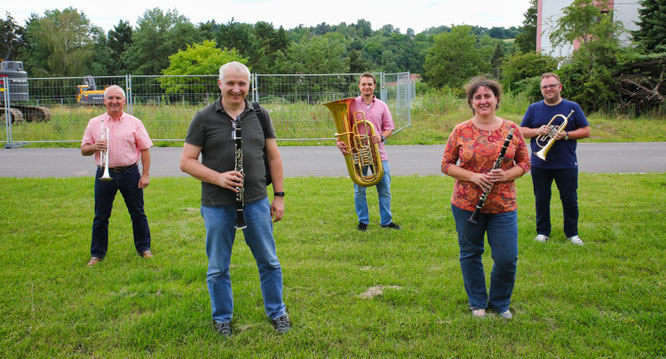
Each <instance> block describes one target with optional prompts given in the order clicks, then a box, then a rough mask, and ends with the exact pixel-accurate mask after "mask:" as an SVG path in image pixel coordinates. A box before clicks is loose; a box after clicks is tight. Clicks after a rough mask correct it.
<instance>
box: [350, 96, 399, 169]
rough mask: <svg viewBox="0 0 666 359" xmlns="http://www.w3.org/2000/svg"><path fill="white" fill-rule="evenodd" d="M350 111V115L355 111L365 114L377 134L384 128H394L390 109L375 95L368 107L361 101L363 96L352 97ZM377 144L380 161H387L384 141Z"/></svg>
mask: <svg viewBox="0 0 666 359" xmlns="http://www.w3.org/2000/svg"><path fill="white" fill-rule="evenodd" d="M350 111H351V114H352V115H353V114H354V113H355V112H357V111H361V112H363V113H364V114H365V119H366V120H368V121H370V122H371V123H372V125H373V126H375V131H377V134H379V135H381V134H382V132H384V131H385V130H395V125H394V124H393V117H392V116H391V110H389V107H388V106H387V105H386V104H385V103H384V102H383V101H382V100H379V99H377V98H376V97H375V99H374V100H372V102H371V103H370V107H368V106H366V105H365V102H363V96H358V97H356V98H354V101H352V103H351V106H350ZM378 145H379V154H380V155H381V157H382V161H388V155H387V154H386V149H385V148H384V142H380V143H378Z"/></svg>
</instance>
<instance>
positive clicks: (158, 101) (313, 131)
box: [0, 72, 415, 147]
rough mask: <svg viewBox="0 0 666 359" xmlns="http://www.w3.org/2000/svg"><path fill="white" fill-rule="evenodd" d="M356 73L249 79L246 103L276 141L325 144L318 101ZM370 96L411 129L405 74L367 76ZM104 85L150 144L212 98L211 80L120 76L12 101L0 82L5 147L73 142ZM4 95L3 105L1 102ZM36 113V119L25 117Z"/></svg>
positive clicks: (344, 92) (331, 128) (343, 91)
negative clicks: (267, 119)
mask: <svg viewBox="0 0 666 359" xmlns="http://www.w3.org/2000/svg"><path fill="white" fill-rule="evenodd" d="M359 75H360V74H324V75H315V74H252V77H251V90H250V91H251V93H250V94H249V96H248V100H250V101H253V102H259V103H261V104H262V106H264V107H265V108H266V109H267V110H268V112H269V113H270V116H271V120H272V122H273V126H274V127H275V131H276V134H277V136H278V140H281V141H294V140H303V141H307V140H328V139H332V138H333V134H334V133H335V124H334V122H333V118H332V116H331V114H330V112H329V111H328V109H327V108H326V107H325V106H322V104H323V103H325V102H329V101H334V100H339V99H343V98H348V97H354V96H358V94H359V89H358V85H357V84H358V78H359ZM373 75H375V77H376V78H377V90H376V93H375V94H376V95H377V97H379V98H380V99H381V100H383V101H384V102H386V103H387V104H388V105H389V107H390V109H391V113H392V115H393V120H394V122H395V126H396V131H399V130H401V129H403V128H405V127H407V126H409V125H410V124H411V118H410V109H411V103H412V100H413V99H414V97H415V86H414V81H413V80H412V78H411V77H410V74H409V73H408V72H404V73H390V74H389V73H375V74H373ZM110 85H118V86H121V87H122V88H123V89H125V91H126V95H127V105H126V106H125V112H127V113H129V114H132V115H134V116H136V117H138V118H139V119H141V120H142V121H143V123H144V125H145V126H146V128H147V130H148V133H149V134H150V136H151V138H153V140H155V141H182V140H183V139H184V138H185V135H186V133H187V128H188V126H189V123H190V121H191V120H192V117H193V116H194V114H195V112H196V111H197V110H198V109H200V108H202V107H203V106H205V105H206V104H208V103H210V102H212V101H213V100H215V99H216V98H218V97H219V96H220V90H219V87H218V83H217V75H183V76H165V75H164V76H163V75H154V76H153V75H124V76H95V77H90V76H87V77H56V78H30V79H28V88H29V100H28V101H27V102H21V103H18V102H14V101H12V100H11V94H10V91H9V90H10V89H9V88H8V86H7V84H6V81H5V82H2V84H0V91H1V92H2V94H0V96H2V99H0V101H1V102H0V106H2V107H1V108H0V116H2V121H3V122H2V123H4V124H5V131H2V132H3V133H1V134H0V142H4V143H5V147H11V146H12V145H17V144H21V143H32V142H54V143H55V142H79V141H81V138H82V136H83V131H84V130H85V127H86V125H87V123H88V121H89V120H90V119H91V118H93V117H95V116H98V115H100V114H102V113H104V112H105V111H106V108H105V107H104V104H103V100H102V96H103V91H104V89H105V88H106V87H108V86H110ZM5 98H8V99H10V100H5ZM35 108H38V109H39V111H41V112H40V113H43V116H41V117H33V118H30V116H27V114H22V113H21V112H29V111H32V110H34V109H35Z"/></svg>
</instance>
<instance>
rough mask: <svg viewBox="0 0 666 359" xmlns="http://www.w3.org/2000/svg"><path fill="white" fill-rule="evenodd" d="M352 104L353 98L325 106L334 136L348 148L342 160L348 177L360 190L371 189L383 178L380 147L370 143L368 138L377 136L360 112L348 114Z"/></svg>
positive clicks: (373, 128) (373, 127)
mask: <svg viewBox="0 0 666 359" xmlns="http://www.w3.org/2000/svg"><path fill="white" fill-rule="evenodd" d="M352 101H354V98H346V99H344V100H338V101H333V102H328V103H325V104H324V106H326V107H328V109H329V110H330V111H331V113H332V114H333V120H334V121H335V128H336V129H337V130H338V133H336V134H335V136H336V137H337V138H338V140H339V141H341V142H344V143H345V144H346V145H347V146H348V153H347V154H345V155H344V156H345V163H346V164H347V171H348V172H349V177H351V180H352V181H354V183H356V184H357V185H359V186H363V187H369V186H374V185H376V184H377V183H378V182H379V181H380V180H381V179H382V176H383V175H384V167H383V166H382V158H381V155H380V153H379V146H378V145H377V144H376V143H372V142H371V141H370V136H372V135H375V134H376V133H377V132H376V131H375V126H373V125H372V123H371V122H370V121H367V120H366V119H365V114H364V113H363V112H362V111H356V112H355V113H351V112H350V105H351V102H352ZM366 173H367V174H366Z"/></svg>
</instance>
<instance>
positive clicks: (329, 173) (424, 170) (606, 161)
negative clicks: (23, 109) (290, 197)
mask: <svg viewBox="0 0 666 359" xmlns="http://www.w3.org/2000/svg"><path fill="white" fill-rule="evenodd" d="M387 151H388V155H389V160H390V164H391V173H392V174H393V175H394V176H407V175H440V174H441V173H440V171H439V164H440V162H441V158H442V153H443V151H444V145H429V146H418V145H417V146H391V145H387ZM180 152H181V148H176V147H156V148H153V149H151V157H152V166H151V167H152V168H151V171H150V172H151V176H153V177H177V176H186V175H185V174H184V173H182V172H181V171H180V169H179V168H178V161H179V158H180ZM280 153H281V154H282V159H283V163H284V172H285V176H286V177H306V176H314V177H336V176H338V177H339V176H342V177H346V176H347V169H346V167H345V163H344V161H343V159H342V156H341V155H340V153H339V152H338V150H337V148H336V147H334V146H299V147H293V146H282V147H280ZM578 161H579V168H580V171H581V172H593V173H640V172H661V173H665V172H666V142H641V143H579V144H578ZM93 175H94V165H93V160H92V157H83V156H81V152H80V150H79V149H78V148H16V149H0V177H82V176H93Z"/></svg>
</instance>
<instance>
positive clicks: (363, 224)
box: [358, 222, 368, 232]
mask: <svg viewBox="0 0 666 359" xmlns="http://www.w3.org/2000/svg"><path fill="white" fill-rule="evenodd" d="M366 229H368V225H367V224H365V223H363V222H358V230H359V231H361V232H365V230H366Z"/></svg>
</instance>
